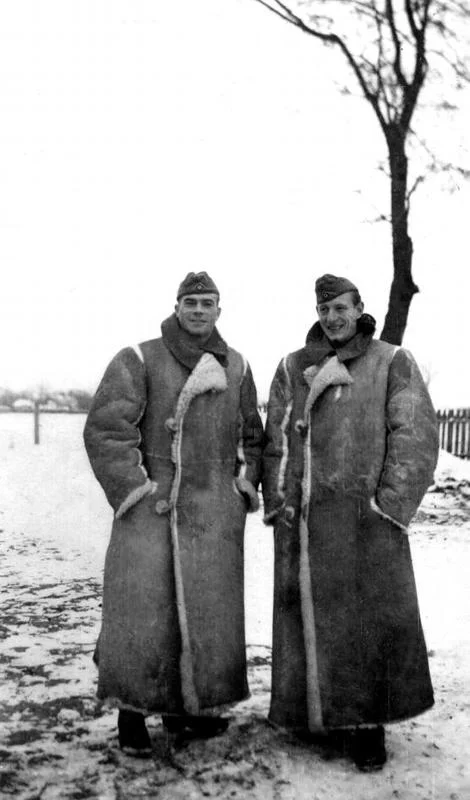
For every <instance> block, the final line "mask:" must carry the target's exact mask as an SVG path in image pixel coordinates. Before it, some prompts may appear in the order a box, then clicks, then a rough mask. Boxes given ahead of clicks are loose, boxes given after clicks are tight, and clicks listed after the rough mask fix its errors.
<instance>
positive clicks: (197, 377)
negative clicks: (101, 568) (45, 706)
mask: <svg viewBox="0 0 470 800" xmlns="http://www.w3.org/2000/svg"><path fill="white" fill-rule="evenodd" d="M227 357H228V365H227V366H226V367H223V366H221V364H220V363H219V361H218V360H217V359H216V358H215V357H214V355H212V354H211V353H205V354H203V355H202V357H201V359H200V360H199V362H198V363H197V365H196V366H195V368H194V369H193V370H192V371H190V369H189V368H187V367H186V366H184V365H183V364H182V363H180V362H179V361H178V360H177V358H176V357H175V356H174V355H173V354H172V352H170V350H169V349H168V348H167V346H166V345H165V343H164V341H163V339H154V340H151V341H148V342H144V343H143V344H142V345H140V346H139V347H136V348H135V349H134V348H130V347H129V348H126V349H124V350H122V351H121V352H120V353H118V355H117V356H116V357H115V358H114V359H113V361H112V362H111V363H110V365H109V367H108V369H107V370H106V373H105V375H104V377H103V379H102V381H101V384H100V386H99V388H98V391H97V393H96V396H95V398H94V402H93V405H92V408H91V410H90V413H89V416H88V419H87V423H86V426H85V434H84V435H85V444H86V448H87V452H88V455H89V458H90V461H91V465H92V467H93V470H94V472H95V475H96V477H97V479H98V481H99V482H100V484H101V486H102V487H103V489H104V492H105V494H106V497H107V499H108V501H109V503H110V504H111V506H112V507H113V509H114V511H115V512H116V513H115V518H114V523H113V527H112V534H111V540H110V544H109V547H108V551H107V555H106V563H105V572H104V597H103V616H102V627H101V632H100V637H99V646H98V662H99V683H98V696H99V697H100V698H103V699H104V698H107V699H108V700H117V701H118V702H119V704H120V705H121V707H128V708H132V709H136V710H140V711H143V712H175V713H181V712H183V711H190V712H194V711H197V712H198V711H200V710H202V709H208V708H212V707H215V706H218V705H220V704H225V703H230V702H235V701H238V700H241V699H243V698H244V697H246V695H247V692H248V688H247V679H246V660H245V632H244V604H243V535H244V525H245V517H246V512H247V506H250V505H251V509H254V508H256V505H257V493H256V491H255V487H256V486H257V483H258V479H259V476H258V473H259V457H260V452H261V440H262V426H261V421H260V418H259V415H258V411H257V405H256V390H255V387H254V383H253V379H252V376H251V372H250V369H249V366H248V365H247V364H246V362H245V361H244V359H243V357H242V356H241V355H240V354H239V353H237V352H236V351H235V350H232V349H231V348H228V352H227ZM240 490H241V491H240ZM242 492H243V493H244V494H242ZM172 524H174V525H175V528H176V535H177V538H178V546H179V554H178V555H177V560H178V562H179V564H180V566H181V573H180V578H181V586H180V589H182V591H183V592H184V597H183V598H182V597H181V596H180V595H179V596H178V602H177V596H176V589H175V571H174V566H175V565H174V561H175V555H174V552H173V546H172V538H171V530H170V526H171V525H172ZM182 623H184V626H185V634H186V637H187V639H188V641H186V645H189V653H187V654H186V655H189V665H188V661H186V665H185V666H184V665H182V663H181V652H182V649H183V648H184V644H185V642H184V641H182V638H184V637H183V635H182V628H181V626H182ZM182 673H185V674H182ZM184 683H186V694H185V691H184V686H183V685H182V684H184ZM188 687H189V688H188ZM188 695H189V700H190V701H191V702H189V701H188V702H186V701H187V697H188ZM188 706H189V707H188Z"/></svg>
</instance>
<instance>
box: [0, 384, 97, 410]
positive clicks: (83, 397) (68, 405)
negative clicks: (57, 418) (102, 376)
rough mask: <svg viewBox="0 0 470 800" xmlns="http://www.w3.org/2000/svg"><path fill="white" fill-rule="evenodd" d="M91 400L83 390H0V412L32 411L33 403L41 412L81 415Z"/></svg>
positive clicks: (89, 395) (89, 393)
mask: <svg viewBox="0 0 470 800" xmlns="http://www.w3.org/2000/svg"><path fill="white" fill-rule="evenodd" d="M92 399H93V394H92V393H91V392H87V391H85V390H84V389H67V390H66V391H52V390H48V389H47V390H46V389H43V388H41V389H24V390H22V391H13V390H12V389H4V388H3V389H2V388H0V411H4V412H5V411H32V410H33V408H34V405H35V403H39V408H40V410H42V411H50V412H59V411H62V412H71V413H80V412H81V413H83V412H86V411H88V410H89V408H90V405H91V401H92Z"/></svg>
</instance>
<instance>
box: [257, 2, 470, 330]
mask: <svg viewBox="0 0 470 800" xmlns="http://www.w3.org/2000/svg"><path fill="white" fill-rule="evenodd" d="M255 2H257V3H259V4H260V5H262V6H265V7H266V8H268V9H269V10H270V11H272V12H273V13H274V14H276V15H277V16H278V17H280V18H281V19H283V20H285V21H286V22H288V23H289V24H291V25H294V26H295V27H297V28H298V29H299V30H300V31H302V32H304V33H306V34H308V35H309V36H312V37H314V38H315V39H317V40H319V41H320V42H322V43H323V44H325V45H328V46H332V47H335V48H337V49H338V50H339V51H340V52H341V53H342V55H343V57H344V58H345V59H346V62H347V64H348V66H349V68H350V70H351V71H352V73H353V75H354V76H355V78H356V80H357V83H358V84H359V87H360V89H361V92H362V95H363V96H364V98H365V99H366V100H367V102H368V103H369V104H370V105H371V107H372V109H373V111H374V113H375V116H376V119H377V120H378V122H379V125H380V128H381V130H382V132H383V134H384V137H385V141H386V144H387V152H388V174H389V179H390V193H391V201H390V215H389V217H387V218H388V219H389V220H390V223H391V229H392V246H393V280H392V284H391V288H390V296H389V304H388V309H387V314H386V317H385V323H384V327H383V330H382V333H381V338H382V339H384V340H385V341H388V342H391V343H393V344H401V342H402V340H403V334H404V332H405V328H406V323H407V319H408V313H409V309H410V304H411V300H412V298H413V295H414V294H415V293H416V292H418V291H419V289H418V287H417V286H416V284H415V282H414V280H413V275H412V261H413V242H412V240H411V237H410V233H409V219H408V218H409V210H410V199H411V196H412V194H413V192H414V191H415V189H416V188H417V186H418V185H419V184H420V183H421V182H422V180H423V175H422V174H420V175H418V177H417V178H416V179H415V180H414V181H413V183H412V185H410V180H409V175H408V160H409V157H408V152H407V145H408V143H409V139H410V138H411V137H412V136H413V135H414V136H416V134H415V132H414V130H413V127H412V119H413V115H414V113H415V111H416V109H417V107H418V100H419V99H420V93H421V92H422V89H423V87H424V85H425V83H426V81H428V80H431V79H435V78H436V77H438V76H441V77H442V75H443V74H444V73H445V74H446V77H447V80H448V78H449V76H451V82H452V84H453V86H454V88H455V89H459V88H462V87H463V86H464V85H465V84H467V83H468V81H469V80H470V73H469V69H468V62H465V56H462V52H463V53H465V48H464V47H462V42H461V38H462V37H461V32H462V26H463V25H464V23H468V22H469V20H470V8H469V5H468V0H292V2H291V3H290V5H289V6H288V5H286V4H285V3H283V2H279V0H255ZM446 107H450V104H449V102H448V100H447V99H444V100H443V102H442V103H441V108H446ZM416 138H418V137H416ZM418 141H419V139H418ZM421 144H422V145H424V141H421ZM424 146H425V145H424ZM441 166H442V167H443V168H444V169H449V167H450V166H451V165H450V164H448V163H447V164H442V165H441ZM452 166H453V165H452ZM430 168H431V171H435V170H436V168H437V160H436V159H435V158H434V157H433V158H432V161H431V164H430ZM455 169H457V170H459V171H460V172H461V173H462V174H464V175H465V176H466V177H468V175H469V174H470V173H468V171H467V170H465V169H463V168H459V167H457V166H455Z"/></svg>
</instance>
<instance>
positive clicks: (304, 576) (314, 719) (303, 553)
mask: <svg viewBox="0 0 470 800" xmlns="http://www.w3.org/2000/svg"><path fill="white" fill-rule="evenodd" d="M310 430H311V425H310V417H309V420H308V429H307V438H306V440H305V444H304V474H303V478H302V503H301V511H300V520H299V535H300V559H299V585H300V609H301V614H302V624H303V632H304V643H305V660H306V665H307V719H308V728H309V730H310V731H312V732H313V731H318V730H321V729H322V728H323V714H322V707H321V696H320V683H319V680H318V662H317V637H316V630H315V609H314V605H313V594H312V578H311V573H310V557H309V552H308V544H309V530H308V512H309V501H310V491H311V479H312V475H311V455H312V454H311V446H310V439H311V437H310Z"/></svg>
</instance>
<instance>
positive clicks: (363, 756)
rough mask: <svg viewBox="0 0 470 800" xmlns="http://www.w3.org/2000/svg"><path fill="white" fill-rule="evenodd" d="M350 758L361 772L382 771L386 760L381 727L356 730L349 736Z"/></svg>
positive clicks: (383, 734) (383, 732) (383, 735)
mask: <svg viewBox="0 0 470 800" xmlns="http://www.w3.org/2000/svg"><path fill="white" fill-rule="evenodd" d="M350 754H351V757H352V758H353V760H354V763H355V764H356V767H357V768H358V769H360V770H361V771H362V772H374V771H376V770H379V769H382V767H383V765H384V764H385V762H386V760H387V752H386V750H385V731H384V729H383V727H382V725H376V726H375V727H374V728H357V729H356V730H355V731H354V733H353V734H352V735H351V748H350Z"/></svg>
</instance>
